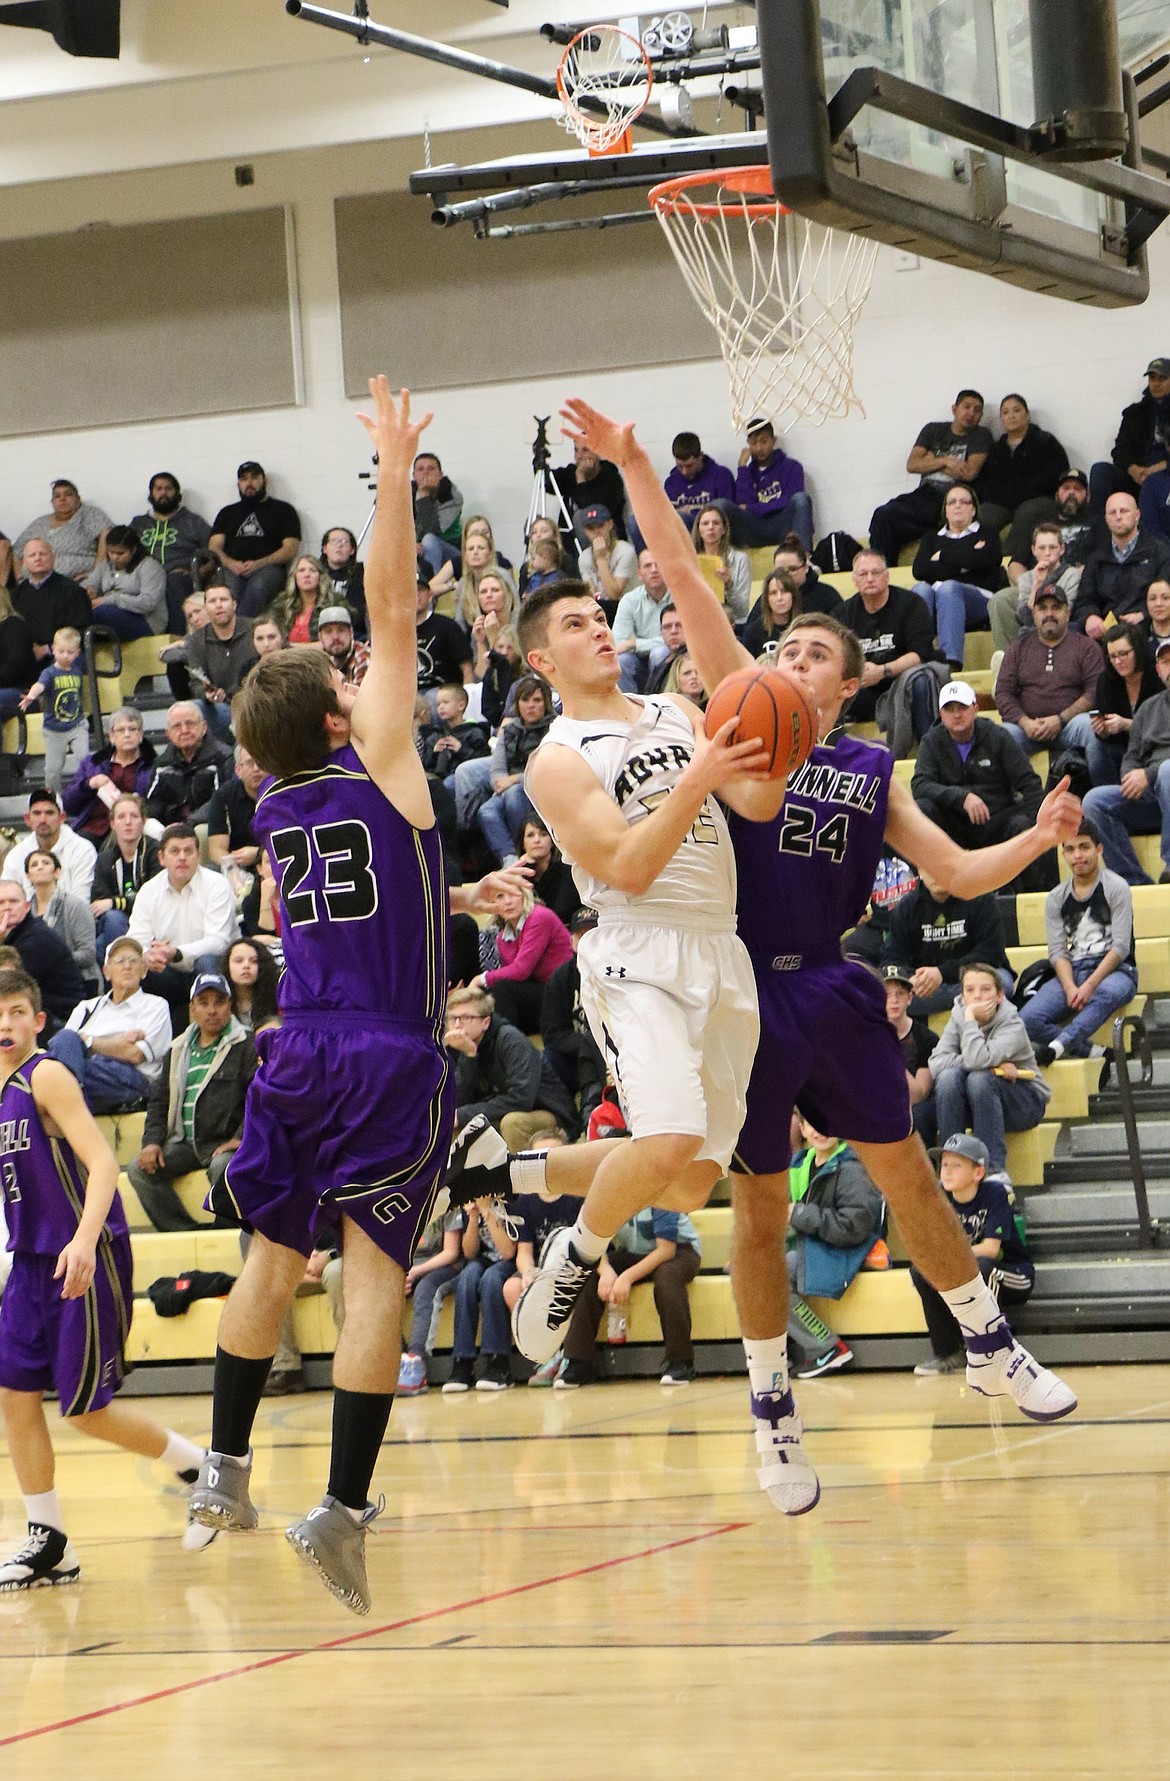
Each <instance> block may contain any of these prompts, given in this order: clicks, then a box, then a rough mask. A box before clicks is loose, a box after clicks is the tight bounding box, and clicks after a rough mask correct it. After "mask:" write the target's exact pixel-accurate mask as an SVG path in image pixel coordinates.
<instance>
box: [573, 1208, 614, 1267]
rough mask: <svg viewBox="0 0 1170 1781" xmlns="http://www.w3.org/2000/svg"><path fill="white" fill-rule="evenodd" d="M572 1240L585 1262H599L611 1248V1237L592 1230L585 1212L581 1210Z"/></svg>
mask: <svg viewBox="0 0 1170 1781" xmlns="http://www.w3.org/2000/svg"><path fill="white" fill-rule="evenodd" d="M572 1242H573V1248H574V1249H575V1250H576V1251H577V1254H578V1255H579V1256H580V1258H581V1260H582V1261H583V1262H599V1261H600V1260H601V1258H602V1256H603V1255H604V1254H605V1252H606V1250H607V1249H608V1248H609V1244H610V1239H609V1238H608V1237H599V1236H598V1235H597V1233H596V1231H591V1230H590V1229H589V1226H588V1225H587V1224H586V1223H585V1214H584V1213H583V1212H581V1213H579V1214H578V1217H577V1222H576V1224H575V1225H574V1226H573V1237H572Z"/></svg>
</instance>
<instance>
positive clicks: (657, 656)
mask: <svg viewBox="0 0 1170 1781" xmlns="http://www.w3.org/2000/svg"><path fill="white" fill-rule="evenodd" d="M658 631H659V647H658V649H657V650H655V652H654V655H653V657H652V662H653V666H652V667H651V669H650V672H649V673H648V674H647V676H646V691H647V692H648V693H661V692H664V691H665V690H666V683H667V681H668V680H669V678H670V671H671V669H672V668H673V667H674V664H675V662H677V660H678V658H679V656H680V655H682V654H683V652H684V650H685V649H686V643H687V640H686V636H685V633H684V631H683V621H682V614H681V612H679V610H678V608H677V606H674V605H672V604H671V603H670V602H669V601H668V602H667V604H666V605H665V606H663V607H662V608H661V609H660V612H659V617H658Z"/></svg>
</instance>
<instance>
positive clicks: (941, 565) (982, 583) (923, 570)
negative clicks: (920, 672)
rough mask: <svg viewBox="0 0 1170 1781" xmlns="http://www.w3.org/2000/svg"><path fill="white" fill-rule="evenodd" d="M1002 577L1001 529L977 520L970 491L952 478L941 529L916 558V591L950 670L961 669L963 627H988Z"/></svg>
mask: <svg viewBox="0 0 1170 1781" xmlns="http://www.w3.org/2000/svg"><path fill="white" fill-rule="evenodd" d="M1003 580H1004V573H1003V565H1002V563H1001V562H1000V555H999V534H998V533H997V532H993V531H990V530H989V529H988V527H987V526H985V525H984V524H983V523H982V522H981V520H980V516H979V507H978V504H977V502H976V500H975V496H974V494H973V493H972V492H971V490H970V489H969V488H966V487H965V486H963V485H961V484H959V483H955V485H954V487H953V488H949V489H948V490H947V492H946V494H945V495H944V497H943V526H942V529H941V530H940V531H938V532H933V531H931V532H928V533H927V535H926V537H925V538H923V540H922V542H921V544H920V545H919V546H918V552H917V554H916V556H915V558H914V592H915V593H916V594H918V595H919V596H920V597H921V598H922V599H923V600H925V601H926V606H927V610H928V611H929V613H930V616H931V620H932V621H933V623H934V624H935V625H936V626H937V629H938V641H939V648H940V649H941V650H942V653H943V655H944V656H945V657H946V659H947V661H948V662H949V663H950V665H951V670H952V672H953V673H956V674H957V673H960V672H961V671H962V667H963V639H964V637H965V635H966V633H967V631H969V630H970V631H986V630H987V628H988V624H989V622H990V621H989V618H988V612H987V606H988V601H989V600H990V598H991V596H992V594H993V593H994V592H995V591H996V589H997V588H998V587H1000V586H1001V585H1002V583H1003Z"/></svg>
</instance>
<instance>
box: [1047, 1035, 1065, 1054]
mask: <svg viewBox="0 0 1170 1781" xmlns="http://www.w3.org/2000/svg"><path fill="white" fill-rule="evenodd" d="M1050 1050H1051V1052H1052V1055H1053V1057H1063V1056H1064V1042H1063V1040H1060V1039H1054V1040H1053V1041H1052V1044H1051V1046H1050Z"/></svg>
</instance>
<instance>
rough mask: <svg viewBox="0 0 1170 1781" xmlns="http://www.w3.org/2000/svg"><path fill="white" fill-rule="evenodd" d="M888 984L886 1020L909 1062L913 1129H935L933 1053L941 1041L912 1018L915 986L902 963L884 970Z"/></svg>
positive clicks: (907, 1080) (907, 1070) (906, 1060)
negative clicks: (931, 1055)
mask: <svg viewBox="0 0 1170 1781" xmlns="http://www.w3.org/2000/svg"><path fill="white" fill-rule="evenodd" d="M883 976H884V978H885V984H886V1019H887V1020H888V1021H889V1023H890V1025H891V1026H892V1027H893V1029H894V1032H895V1033H896V1034H897V1036H898V1043H899V1045H900V1046H901V1047H902V1056H903V1058H904V1059H905V1062H906V1087H907V1089H908V1091H909V1094H910V1113H911V1117H912V1118H913V1120H914V1130H915V1131H916V1132H921V1131H923V1130H926V1131H930V1130H932V1129H933V1122H934V1103H933V1100H932V1096H933V1094H934V1077H933V1076H932V1075H931V1073H930V1054H931V1052H932V1051H933V1050H934V1048H935V1046H936V1045H937V1044H938V1034H937V1033H932V1032H931V1030H930V1028H929V1027H928V1026H927V1024H926V1022H925V1021H924V1020H912V1019H911V1018H910V1001H911V998H912V996H913V994H914V985H913V984H912V983H911V981H910V976H909V973H908V972H907V971H905V970H904V969H903V967H902V966H901V965H887V966H886V969H885V971H884V972H883Z"/></svg>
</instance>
